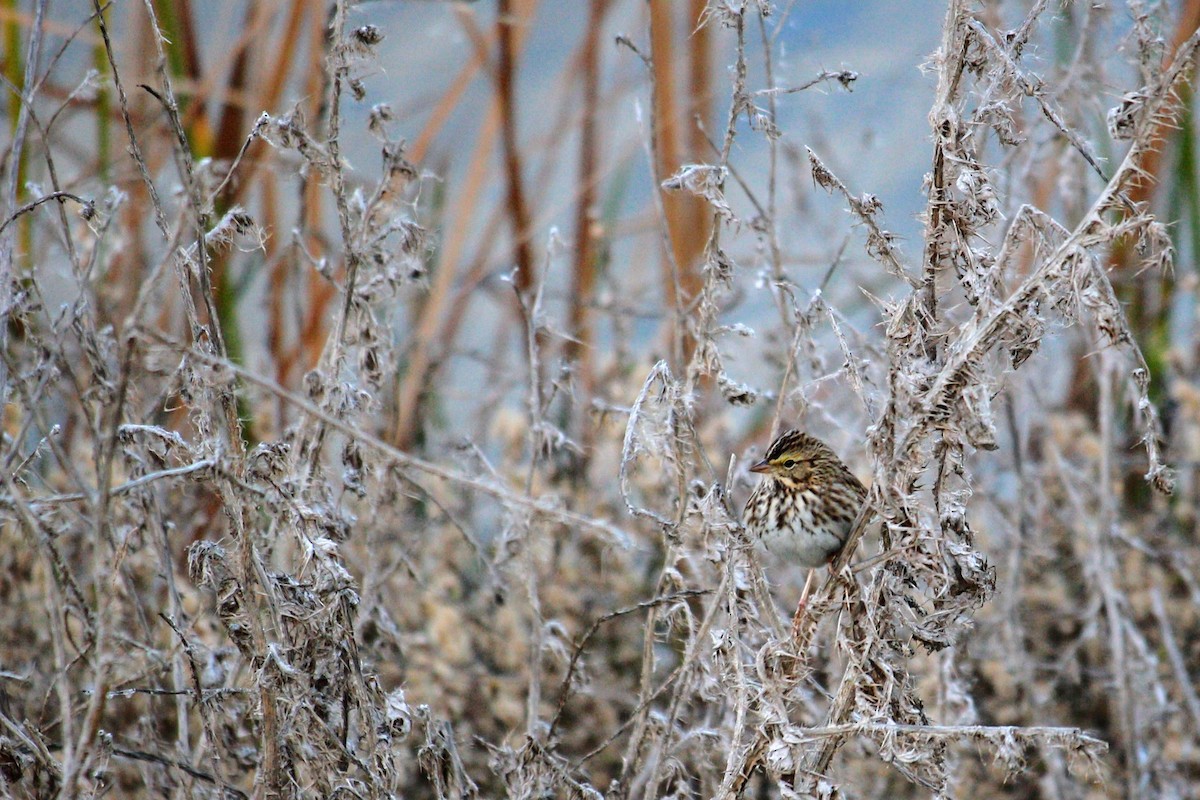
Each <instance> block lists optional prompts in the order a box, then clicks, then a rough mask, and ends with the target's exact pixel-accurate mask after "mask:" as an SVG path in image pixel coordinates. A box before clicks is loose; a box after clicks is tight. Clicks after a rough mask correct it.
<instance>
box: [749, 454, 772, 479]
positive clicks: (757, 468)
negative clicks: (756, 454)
mask: <svg viewBox="0 0 1200 800" xmlns="http://www.w3.org/2000/svg"><path fill="white" fill-rule="evenodd" d="M750 471H751V472H757V473H759V474H760V475H765V474H766V473H768V472H770V471H771V465H770V464H768V463H767V460H766V459H765V458H764V459H763V460H762V461H759V462H758V463H757V464H753V465H751V467H750Z"/></svg>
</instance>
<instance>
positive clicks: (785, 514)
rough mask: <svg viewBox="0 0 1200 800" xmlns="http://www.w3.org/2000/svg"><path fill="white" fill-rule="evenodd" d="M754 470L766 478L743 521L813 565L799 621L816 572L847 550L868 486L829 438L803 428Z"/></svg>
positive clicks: (767, 541) (779, 441)
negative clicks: (805, 431) (832, 446)
mask: <svg viewBox="0 0 1200 800" xmlns="http://www.w3.org/2000/svg"><path fill="white" fill-rule="evenodd" d="M750 471H751V472H754V473H757V474H760V475H762V476H763V479H762V480H761V481H759V484H758V486H757V487H755V489H754V493H753V494H751V495H750V499H749V500H747V501H746V508H745V510H744V511H743V512H742V521H743V523H744V524H745V526H746V528H747V530H748V531H749V532H750V534H751V536H752V537H754V538H755V539H757V540H758V542H759V543H760V544H761V545H762V546H763V547H765V548H766V549H768V550H770V551H772V552H775V553H778V554H779V555H781V556H782V557H784V558H786V559H788V560H791V561H795V562H798V563H799V564H802V565H803V566H805V567H808V577H807V579H806V580H805V581H804V590H803V591H802V592H801V594H800V602H799V603H798V604H797V607H796V618H797V619H799V617H800V615H801V614H802V613H803V611H804V607H805V604H806V603H807V602H808V596H809V593H810V592H811V591H812V583H813V576H814V575H815V574H816V570H817V569H818V568H819V567H821V566H823V565H825V564H828V563H830V562H831V561H832V560H833V559H834V558H835V557H837V554H838V553H840V552H841V550H842V548H843V547H844V546H845V544H846V539H847V538H848V537H849V536H850V530H851V528H853V527H854V519H855V517H856V516H857V515H858V511H859V509H860V508H861V507H862V504H863V502H864V501H865V500H866V496H867V489H866V487H865V486H863V484H862V482H861V481H859V479H858V478H856V477H855V476H854V473H852V472H851V471H850V468H849V467H847V466H846V464H845V462H843V461H842V460H841V459H840V458H838V455H837V453H835V452H833V450H832V449H831V448H830V447H829V445H827V444H825V442H823V441H821V440H820V439H818V438H816V437H815V436H810V435H809V434H807V433H804V432H802V431H799V430H795V429H792V430H789V431H787V432H785V433H783V434H781V435H780V436H779V437H778V438H776V439H775V441H774V442H772V443H771V446H770V447H769V448H767V453H766V455H765V456H764V457H763V459H762V460H761V461H758V462H756V463H755V464H753V465H751V467H750Z"/></svg>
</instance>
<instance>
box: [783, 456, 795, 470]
mask: <svg viewBox="0 0 1200 800" xmlns="http://www.w3.org/2000/svg"><path fill="white" fill-rule="evenodd" d="M794 466H796V462H795V460H794V459H791V458H789V459H788V460H787V461H785V462H783V468H784V469H791V468H792V467H794Z"/></svg>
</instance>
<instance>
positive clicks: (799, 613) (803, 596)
mask: <svg viewBox="0 0 1200 800" xmlns="http://www.w3.org/2000/svg"><path fill="white" fill-rule="evenodd" d="M816 574H817V571H816V570H815V569H810V570H809V571H808V577H807V578H805V579H804V590H803V591H802V592H800V602H799V603H797V604H796V615H795V616H794V617H792V630H793V631H796V630H799V629H800V619H801V618H802V617H803V616H804V608H805V606H807V605H808V596H809V594H811V593H812V585H813V576H815V575H816Z"/></svg>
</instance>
